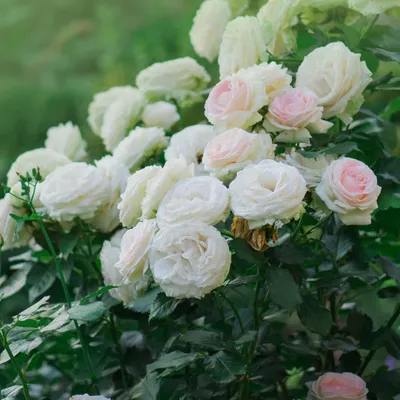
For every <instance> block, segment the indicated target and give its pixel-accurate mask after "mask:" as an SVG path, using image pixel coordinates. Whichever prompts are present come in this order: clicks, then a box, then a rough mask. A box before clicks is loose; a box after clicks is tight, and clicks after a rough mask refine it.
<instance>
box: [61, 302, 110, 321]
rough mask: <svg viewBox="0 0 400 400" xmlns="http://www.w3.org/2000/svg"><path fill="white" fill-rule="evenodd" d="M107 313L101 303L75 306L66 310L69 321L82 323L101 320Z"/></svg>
mask: <svg viewBox="0 0 400 400" xmlns="http://www.w3.org/2000/svg"><path fill="white" fill-rule="evenodd" d="M106 311H107V309H106V306H105V305H104V303H102V302H101V301H96V302H94V303H90V304H86V305H75V306H73V307H72V308H71V309H69V310H68V313H69V315H70V317H71V319H75V320H77V321H82V322H93V321H96V320H98V319H99V318H101V317H102V316H103V315H104V314H105V312H106Z"/></svg>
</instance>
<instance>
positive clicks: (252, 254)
mask: <svg viewBox="0 0 400 400" xmlns="http://www.w3.org/2000/svg"><path fill="white" fill-rule="evenodd" d="M229 247H230V248H231V249H233V250H234V251H235V256H236V257H237V258H239V259H240V260H243V261H245V262H246V263H248V264H249V265H254V264H263V263H265V257H264V255H263V253H260V252H258V251H255V250H253V249H252V248H251V246H250V245H249V244H248V243H247V242H246V241H245V240H244V239H240V238H238V239H233V240H231V241H230V242H229Z"/></svg>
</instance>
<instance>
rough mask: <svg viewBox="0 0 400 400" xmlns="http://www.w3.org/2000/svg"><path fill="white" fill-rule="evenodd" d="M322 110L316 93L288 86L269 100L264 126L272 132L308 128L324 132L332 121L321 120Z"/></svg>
mask: <svg viewBox="0 0 400 400" xmlns="http://www.w3.org/2000/svg"><path fill="white" fill-rule="evenodd" d="M322 112H323V108H322V107H319V106H318V99H317V95H316V94H315V93H314V92H312V91H311V90H310V89H307V88H296V89H294V88H289V89H287V90H286V91H285V92H284V93H283V94H281V95H280V96H277V97H275V98H274V100H273V101H272V102H271V104H270V106H269V110H268V114H267V117H266V122H265V124H264V127H266V128H269V130H271V131H272V132H274V131H293V130H294V131H297V130H301V129H304V128H309V129H311V130H312V131H317V132H319V133H325V132H326V131H327V130H328V129H329V128H330V127H331V126H332V123H330V122H326V121H323V120H322ZM266 125H267V126H266Z"/></svg>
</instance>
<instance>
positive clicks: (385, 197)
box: [378, 186, 400, 210]
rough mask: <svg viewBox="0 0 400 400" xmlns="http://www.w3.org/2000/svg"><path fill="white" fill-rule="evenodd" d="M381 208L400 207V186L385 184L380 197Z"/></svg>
mask: <svg viewBox="0 0 400 400" xmlns="http://www.w3.org/2000/svg"><path fill="white" fill-rule="evenodd" d="M378 205H379V209H380V210H388V209H389V208H400V187H396V186H385V187H383V190H382V193H381V194H380V196H379V198H378Z"/></svg>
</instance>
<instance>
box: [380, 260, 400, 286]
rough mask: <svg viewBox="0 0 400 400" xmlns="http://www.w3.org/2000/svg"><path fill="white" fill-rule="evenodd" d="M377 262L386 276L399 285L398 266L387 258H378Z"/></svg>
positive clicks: (399, 270)
mask: <svg viewBox="0 0 400 400" xmlns="http://www.w3.org/2000/svg"><path fill="white" fill-rule="evenodd" d="M375 260H376V261H377V262H378V263H379V264H380V266H381V267H382V269H383V270H384V271H385V273H386V275H388V276H390V277H391V278H393V279H394V280H395V281H396V282H397V283H400V268H399V266H398V265H397V264H395V263H394V262H393V261H391V260H390V259H389V258H387V257H377V258H375Z"/></svg>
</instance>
